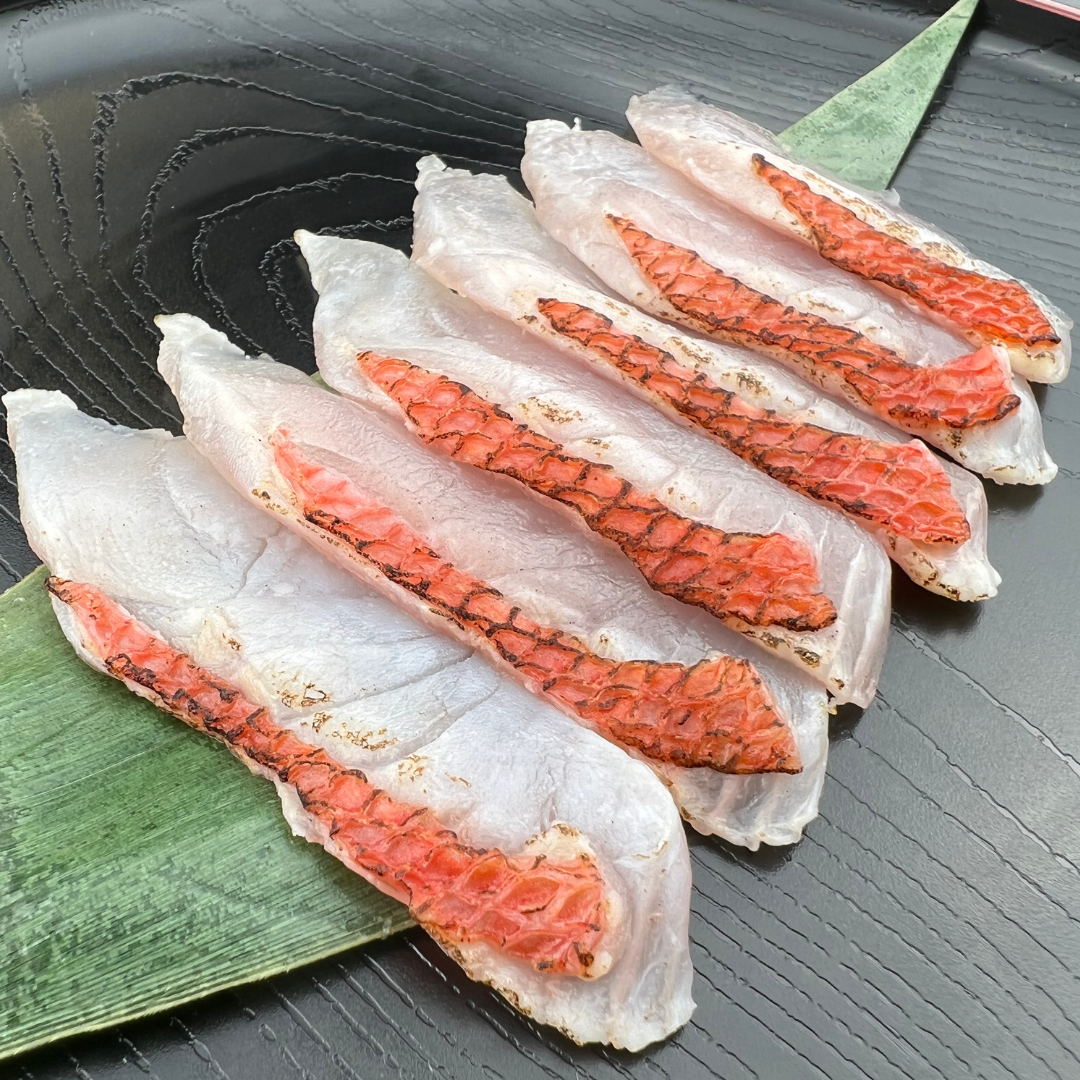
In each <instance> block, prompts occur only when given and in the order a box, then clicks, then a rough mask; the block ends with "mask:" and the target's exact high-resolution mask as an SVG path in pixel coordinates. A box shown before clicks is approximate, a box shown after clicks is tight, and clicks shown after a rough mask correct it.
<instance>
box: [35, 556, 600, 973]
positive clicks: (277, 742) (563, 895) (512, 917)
mask: <svg viewBox="0 0 1080 1080" xmlns="http://www.w3.org/2000/svg"><path fill="white" fill-rule="evenodd" d="M47 587H48V589H49V591H50V592H51V593H52V594H53V595H54V596H56V597H58V598H59V599H60V600H62V601H63V602H64V603H65V604H67V605H68V606H69V607H70V608H71V609H72V610H73V611H74V612H75V614H76V616H77V618H78V620H79V623H80V626H81V627H82V630H83V632H84V635H85V636H86V637H87V638H88V639H89V640H90V642H91V643H92V646H93V649H94V651H95V652H96V653H97V654H98V655H99V656H100V657H101V659H102V660H103V661H104V664H105V667H106V669H107V670H108V671H109V672H110V673H111V674H112V675H113V676H115V677H116V678H118V679H121V680H126V681H128V682H132V683H136V684H137V685H139V686H142V687H145V688H146V689H147V690H150V691H152V692H153V694H154V695H155V696H156V698H157V699H158V700H159V701H160V703H161V705H162V706H163V707H164V708H166V709H167V710H168V711H169V712H171V713H173V714H174V715H175V716H177V717H179V718H180V719H181V720H183V721H184V722H185V723H187V724H189V725H190V726H192V727H194V728H196V729H197V730H199V731H202V732H204V733H206V734H208V735H212V736H213V737H215V738H217V739H219V740H220V741H222V742H224V743H225V744H226V745H227V746H229V748H230V749H231V750H232V751H233V752H234V753H236V754H237V755H238V756H239V757H241V758H244V759H247V760H250V761H252V762H254V763H255V764H257V765H259V766H260V767H261V768H262V769H265V770H269V771H270V772H272V773H274V774H275V775H276V776H277V777H278V779H279V780H280V781H281V782H282V783H285V784H287V785H288V786H289V787H291V788H292V789H293V791H295V792H296V794H297V795H298V796H299V798H300V801H301V803H302V804H303V806H304V808H305V809H306V810H307V812H308V813H309V814H311V815H312V816H314V817H315V818H316V819H317V820H318V821H319V823H320V825H321V826H322V827H323V828H324V829H325V830H326V832H327V834H328V835H329V836H330V837H331V838H332V840H333V843H334V845H335V847H336V849H337V850H338V851H340V852H341V853H342V854H343V855H344V860H345V861H346V862H347V863H349V864H352V865H354V866H355V867H357V868H359V869H361V870H362V871H363V872H364V873H365V874H367V875H368V876H370V877H374V878H377V879H378V880H379V881H380V882H382V883H384V884H385V885H386V886H387V887H388V888H389V890H390V891H392V892H393V893H395V894H396V895H398V896H399V897H400V898H404V899H405V900H406V902H407V903H408V905H409V911H410V913H411V914H412V915H413V917H414V918H415V919H416V920H417V921H418V922H419V923H421V924H422V925H424V926H425V927H427V928H429V929H430V930H431V931H432V933H433V934H435V936H437V937H438V938H439V939H440V940H443V941H448V942H456V943H465V942H476V941H482V942H485V943H487V944H489V945H491V946H493V947H495V948H496V949H498V950H500V951H501V952H502V953H504V954H505V955H507V956H510V957H513V958H515V959H519V960H523V961H526V962H528V963H530V964H532V965H533V967H535V968H537V969H538V970H541V971H548V972H551V973H552V974H564V975H576V976H580V977H588V976H589V974H590V968H591V967H592V965H593V963H594V960H595V958H596V953H597V950H598V948H599V946H600V944H601V942H602V939H603V936H604V933H605V930H606V929H607V914H606V913H607V904H606V902H605V888H604V882H603V878H602V877H601V874H600V871H599V868H598V867H597V865H596V864H595V862H594V861H593V860H592V859H590V858H588V857H586V856H583V857H581V858H579V859H577V860H572V861H564V862H558V861H555V860H552V859H548V858H546V857H545V856H543V855H517V856H507V855H505V854H503V853H502V852H501V851H499V850H498V849H495V848H491V849H483V848H474V847H470V846H469V845H467V844H463V843H461V841H460V840H459V839H458V837H457V835H456V834H455V833H453V832H452V831H451V830H449V829H447V828H445V827H444V826H443V825H442V824H441V823H440V822H439V820H438V818H437V817H436V816H435V814H434V813H432V811H431V810H429V809H425V808H423V807H418V806H413V805H410V804H409V803H405V802H402V801H401V800H399V799H395V798H394V797H393V796H391V795H389V794H388V793H387V792H386V791H384V790H381V789H379V788H376V787H374V786H373V785H372V784H371V783H370V782H369V781H368V779H367V777H366V776H365V775H364V774H363V773H362V772H360V771H359V770H357V769H349V768H346V767H345V766H343V765H341V764H339V763H338V762H336V761H335V760H334V759H333V758H331V757H330V755H328V754H327V753H326V752H325V751H324V750H321V749H319V748H318V747H315V746H312V745H310V744H308V743H305V742H304V741H303V740H302V739H300V738H299V737H298V736H297V735H296V734H294V733H293V732H291V731H289V730H288V729H286V728H283V727H281V726H280V725H278V724H277V723H275V722H274V720H273V718H272V717H271V716H270V714H269V713H268V712H267V711H266V709H265V708H263V707H262V706H258V705H255V704H254V703H253V702H251V701H248V700H247V699H246V698H245V697H244V696H243V694H242V693H241V692H240V690H238V689H237V688H236V687H234V686H231V685H230V684H229V683H227V682H225V681H223V680H221V679H218V678H217V677H215V676H214V675H213V674H212V673H211V672H210V671H208V670H206V669H205V668H202V667H200V666H199V665H197V664H196V663H195V662H194V661H193V660H192V659H191V658H190V657H188V656H186V655H185V654H183V653H181V652H180V651H179V650H176V649H173V648H172V647H171V646H169V645H168V644H166V643H165V642H164V641H163V640H162V639H161V638H159V637H157V636H156V635H154V634H153V633H152V632H151V631H149V630H148V629H147V628H146V627H145V626H143V625H142V624H141V623H139V622H138V621H137V620H135V619H133V618H132V617H131V616H130V615H128V614H127V612H125V611H124V610H123V609H122V608H120V607H119V606H118V605H117V604H114V603H113V602H112V601H111V600H110V599H109V598H108V597H107V596H105V594H104V593H102V592H101V591H100V590H98V589H96V588H94V587H93V586H91V585H86V584H81V583H77V582H72V581H64V580H61V579H59V578H55V577H53V578H49V580H48V583H47Z"/></svg>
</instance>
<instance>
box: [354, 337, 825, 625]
mask: <svg viewBox="0 0 1080 1080" xmlns="http://www.w3.org/2000/svg"><path fill="white" fill-rule="evenodd" d="M357 363H358V364H359V366H360V370H361V371H362V372H364V374H365V375H367V377H368V378H369V379H371V381H372V382H373V383H374V384H375V385H376V386H378V387H379V388H380V389H381V390H383V391H384V392H385V393H386V394H387V395H388V396H389V397H390V398H391V399H392V400H393V401H394V402H396V403H397V404H398V405H399V406H401V409H402V411H403V412H404V414H405V416H406V417H407V418H408V419H409V421H410V422H411V424H412V426H413V428H414V429H415V430H416V431H417V433H418V434H419V436H420V438H421V439H423V441H424V442H425V443H427V444H428V445H432V446H436V447H438V448H439V449H440V450H442V451H443V452H444V453H446V454H447V455H448V456H450V457H452V458H453V459H454V460H455V461H463V462H466V463H467V464H469V465H475V466H476V467H477V468H481V469H489V470H490V471H491V472H497V473H501V474H503V475H504V476H511V477H513V478H514V479H515V480H520V481H521V482H522V483H524V484H527V485H528V486H529V487H530V488H532V490H533V491H537V492H539V493H540V494H543V495H547V496H548V497H550V498H553V499H558V500H559V502H561V503H563V504H564V505H566V506H571V507H573V508H574V509H575V510H577V511H578V512H579V513H580V514H581V516H582V518H583V519H584V520H585V521H586V522H587V523H588V525H589V528H590V529H592V530H593V531H594V532H596V533H598V534H599V535H600V536H603V537H606V538H607V539H608V540H612V541H614V542H615V543H616V544H618V545H619V547H620V548H622V550H623V552H624V553H625V554H626V555H627V556H628V557H629V559H630V561H631V562H632V563H633V564H634V565H635V566H636V567H637V568H638V569H639V570H640V571H641V573H642V576H643V577H644V578H645V580H646V581H647V582H648V583H649V584H650V585H651V586H652V587H653V588H654V589H656V590H657V591H658V592H662V593H667V595H668V596H674V597H675V598H676V599H677V600H682V601H683V603H686V604H697V605H698V606H699V607H703V608H704V609H705V610H706V611H708V612H710V613H711V614H713V615H715V616H716V617H717V618H720V619H724V618H729V617H734V618H736V619H741V620H742V621H743V622H745V623H748V624H749V625H751V626H783V627H786V628H787V629H789V630H821V629H822V628H824V627H826V626H831V625H832V624H833V623H834V622H835V621H836V608H834V607H833V605H832V603H831V602H830V600H829V598H828V597H827V596H824V595H822V593H820V592H819V591H818V580H817V574H816V571H815V569H814V559H813V555H812V554H811V553H810V551H809V550H808V549H807V548H806V547H804V546H803V545H802V544H800V543H798V542H797V541H794V540H792V539H791V538H790V537H787V536H783V535H781V534H780V533H770V534H769V535H767V536H762V535H760V534H758V533H731V532H723V531H722V530H720V529H716V528H713V527H712V526H709V525H703V524H701V523H700V522H697V521H694V520H693V519H691V518H687V517H684V516H683V515H681V514H677V513H675V512H674V511H673V510H670V509H668V507H666V506H664V504H663V503H662V502H660V501H659V500H658V499H655V498H653V497H652V496H651V495H648V494H646V493H645V492H643V491H640V490H638V489H637V488H635V487H634V485H633V484H631V483H630V481H629V480H624V479H623V478H622V477H621V476H618V475H616V474H615V473H614V472H613V471H612V468H611V466H610V465H604V464H598V463H596V462H593V461H589V460H588V459H587V458H583V457H578V456H577V455H575V454H571V453H568V452H567V451H566V450H565V449H564V448H563V447H562V446H561V445H560V444H559V443H557V442H554V441H553V440H551V439H549V438H548V437H547V436H545V435H542V434H540V432H538V431H533V430H532V429H531V428H529V427H528V425H526V424H518V423H515V422H514V419H513V417H512V416H510V414H509V413H507V412H505V411H504V410H503V409H501V408H500V407H499V406H498V405H496V404H494V403H493V402H490V401H487V400H485V399H484V398H482V397H480V395H478V394H477V393H476V392H475V391H473V390H472V389H470V388H469V387H466V386H465V385H464V384H463V383H460V382H452V381H451V380H450V379H448V378H446V376H444V375H439V374H438V373H436V372H432V371H428V370H427V369H426V368H422V367H418V366H417V365H416V364H410V363H409V362H408V361H406V360H393V359H390V358H388V357H383V356H378V355H376V354H375V353H370V352H367V353H361V354H360V355H359V356H358V357H357Z"/></svg>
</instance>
